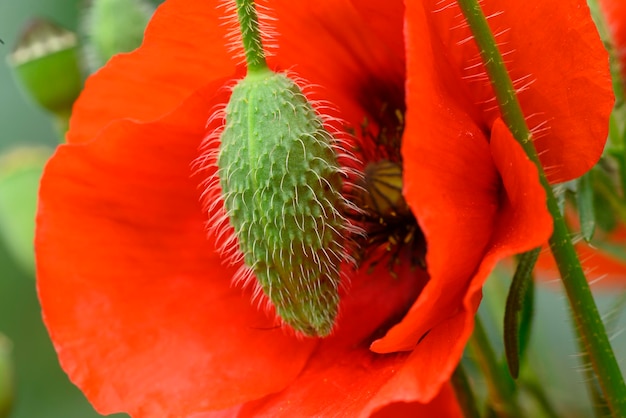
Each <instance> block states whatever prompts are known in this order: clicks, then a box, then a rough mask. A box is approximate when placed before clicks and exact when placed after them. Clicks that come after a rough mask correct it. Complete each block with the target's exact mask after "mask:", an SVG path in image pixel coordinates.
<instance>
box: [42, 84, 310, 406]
mask: <svg viewBox="0 0 626 418" xmlns="http://www.w3.org/2000/svg"><path fill="white" fill-rule="evenodd" d="M211 89H214V87H211V88H210V89H209V91H211ZM204 97H206V96H204V95H202V94H200V95H198V96H193V97H192V98H190V99H188V100H187V101H185V102H184V104H183V105H182V106H181V107H180V108H179V109H177V110H176V111H175V112H174V113H172V114H171V115H168V116H167V117H164V118H163V119H160V120H158V121H156V122H153V123H148V124H139V123H134V122H131V121H119V122H116V123H113V124H111V125H109V126H108V128H106V129H105V130H103V131H102V132H101V133H100V135H98V136H97V137H96V139H94V140H93V141H90V142H88V143H85V144H77V145H76V144H75V145H65V146H61V147H60V148H59V150H58V151H57V152H56V154H55V156H54V157H53V158H52V160H51V161H50V162H49V164H48V166H47V167H46V170H45V173H44V176H43V180H42V184H41V194H40V207H39V214H38V223H37V239H36V245H37V273H38V286H39V295H40V299H41V304H42V307H43V312H44V317H45V322H46V324H47V326H48V329H49V331H50V334H51V336H52V340H53V342H54V345H55V347H56V349H57V351H58V354H59V358H60V361H61V363H62V365H63V368H64V369H65V370H66V372H67V373H68V374H69V376H70V378H71V380H72V381H73V382H74V383H76V384H77V385H78V386H79V387H80V388H81V389H82V390H83V391H84V392H85V394H86V395H87V397H88V398H89V399H90V401H91V402H92V403H93V405H94V406H95V407H96V408H97V409H98V410H99V411H101V412H103V413H112V412H118V411H126V412H128V413H130V414H131V415H132V416H133V417H134V418H144V417H145V418H148V417H164V418H174V417H179V416H181V415H182V416H184V415H189V414H191V413H194V412H197V411H203V410H209V409H220V408H226V407H228V406H231V405H234V404H238V403H242V402H246V401H249V400H251V399H255V398H258V397H261V396H264V395H266V394H268V393H272V392H275V391H278V390H280V389H282V388H283V387H284V386H285V385H287V384H288V383H289V382H290V381H292V380H293V379H294V377H295V376H296V375H297V374H298V373H299V372H300V370H301V369H302V367H304V365H305V363H306V361H307V359H308V357H309V355H310V353H311V351H312V350H313V349H314V348H315V342H314V341H312V340H303V341H300V340H297V339H295V338H293V337H289V336H286V335H285V334H284V333H283V332H282V331H281V330H279V329H275V327H273V324H274V322H273V318H270V317H268V316H267V315H265V314H263V312H262V311H259V310H258V309H257V307H256V306H254V305H252V304H251V302H250V300H251V297H250V295H249V294H248V293H246V292H243V291H242V290H241V289H239V288H237V287H233V286H231V278H232V276H233V273H234V269H233V268H226V267H225V266H223V264H222V260H220V259H219V257H218V254H217V252H216V250H215V248H214V246H213V244H212V242H211V241H210V240H208V239H207V232H206V225H205V222H206V215H205V214H203V210H202V208H201V205H200V203H199V202H200V197H199V193H200V192H199V190H198V181H197V179H195V178H193V177H192V174H193V173H192V168H191V162H192V161H193V160H194V159H195V158H196V157H197V149H198V147H199V145H200V143H201V141H202V140H203V138H204V135H205V132H204V129H205V121H206V119H207V117H208V115H209V112H210V111H211V107H210V106H207V103H206V101H205V99H204Z"/></svg>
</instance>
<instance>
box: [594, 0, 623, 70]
mask: <svg viewBox="0 0 626 418" xmlns="http://www.w3.org/2000/svg"><path fill="white" fill-rule="evenodd" d="M599 3H600V8H601V10H602V13H603V14H604V18H605V19H606V23H607V29H608V31H609V35H610V36H611V39H612V41H613V47H614V48H615V54H616V57H617V60H618V62H619V66H620V72H621V74H622V78H623V79H626V3H624V2H623V1H620V0H600V2H599Z"/></svg>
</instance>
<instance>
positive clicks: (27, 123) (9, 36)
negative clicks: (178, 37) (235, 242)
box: [0, 0, 626, 418]
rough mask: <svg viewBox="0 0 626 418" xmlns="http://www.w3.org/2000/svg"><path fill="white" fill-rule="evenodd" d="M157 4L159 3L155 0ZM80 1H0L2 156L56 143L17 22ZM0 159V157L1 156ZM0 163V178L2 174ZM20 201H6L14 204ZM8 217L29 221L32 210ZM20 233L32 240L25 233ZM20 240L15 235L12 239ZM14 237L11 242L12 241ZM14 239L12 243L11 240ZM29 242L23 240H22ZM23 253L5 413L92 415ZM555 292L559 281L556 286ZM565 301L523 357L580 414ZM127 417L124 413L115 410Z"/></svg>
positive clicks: (565, 409) (14, 266) (4, 267)
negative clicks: (12, 387) (18, 55)
mask: <svg viewBox="0 0 626 418" xmlns="http://www.w3.org/2000/svg"><path fill="white" fill-rule="evenodd" d="M153 3H154V4H155V5H156V4H158V3H159V1H157V0H155V1H153ZM82 4H83V0H0V38H1V39H2V40H3V41H4V45H0V52H1V55H2V56H3V59H2V60H0V93H1V94H0V154H6V153H7V152H9V151H10V150H12V149H13V148H14V147H16V146H25V145H27V146H41V145H43V146H47V147H50V149H52V148H53V147H54V146H55V145H56V144H58V141H59V137H58V134H57V132H56V131H55V127H54V123H53V121H52V118H51V117H50V116H49V115H48V114H46V113H44V112H43V111H42V110H40V109H39V108H38V107H37V106H36V105H34V104H33V103H32V102H31V101H30V100H28V99H27V98H26V97H25V96H24V95H23V94H22V92H21V91H20V90H19V88H18V87H17V85H16V83H15V80H14V77H13V74H12V70H11V69H10V67H9V65H8V64H7V62H6V56H7V55H8V54H9V53H10V52H11V50H12V48H13V47H14V45H15V43H16V40H17V37H18V34H19V31H20V29H21V27H22V26H23V25H24V24H25V23H26V22H27V21H28V20H29V19H32V18H33V17H45V18H49V19H51V20H53V21H55V22H57V23H59V24H60V25H62V26H64V27H66V28H67V29H70V30H73V31H76V30H77V27H78V17H79V15H80V13H81V10H82ZM0 163H2V159H1V158H0ZM2 168H3V167H1V166H0V177H1V173H2ZM34 173H35V175H32V173H31V175H29V176H26V177H24V178H22V180H21V181H22V182H21V183H20V184H19V185H16V186H15V187H17V188H19V189H20V190H21V193H22V197H23V198H24V201H25V202H26V203H25V204H24V205H25V206H27V203H28V200H29V199H30V200H32V199H34V198H35V195H36V185H37V177H36V170H35V171H34ZM5 191H6V189H3V186H2V185H1V184H0V232H1V234H0V236H3V237H4V236H6V234H7V233H9V234H13V235H15V232H14V231H11V228H12V227H13V226H15V225H16V224H19V222H18V223H16V222H13V219H12V218H7V217H6V216H5V212H6V211H5V210H4V209H5V208H6V206H7V202H3V201H2V198H3V193H4V192H5ZM20 202H21V200H20V201H17V200H16V201H12V202H8V203H12V204H14V205H16V204H21V203H20ZM12 211H13V215H14V216H15V217H16V218H17V217H26V220H27V222H28V219H30V218H32V214H31V212H32V209H29V208H25V209H24V210H23V212H21V213H16V212H15V209H14V208H13V209H12ZM24 237H28V240H30V237H29V235H28V234H26V235H24ZM14 238H15V236H14ZM18 238H19V237H18ZM12 241H14V240H12ZM12 244H14V243H12ZM26 245H27V246H28V242H27V243H26ZM28 260H29V258H28V257H26V258H24V257H20V256H19V254H18V256H16V253H15V249H14V248H13V247H12V246H11V245H8V242H7V241H2V240H0V333H1V334H5V335H6V336H7V337H8V338H9V339H10V340H11V341H12V344H13V350H12V355H13V360H14V367H15V383H16V398H15V405H14V409H13V412H12V414H11V415H10V417H11V418H90V417H98V416H100V415H99V414H97V413H96V412H95V411H94V410H93V408H92V407H91V406H90V405H89V403H88V402H87V401H86V399H85V398H84V396H83V395H82V393H81V392H80V391H79V390H78V389H77V388H76V387H74V386H73V385H72V384H71V383H70V382H69V381H68V379H67V377H66V376H65V374H64V373H63V372H62V370H61V369H60V368H59V365H58V362H57V359H56V356H55V353H54V350H53V348H52V345H51V343H50V340H49V338H48V335H47V333H46V330H45V328H44V326H43V324H42V320H41V314H40V309H39V305H38V301H37V295H36V289H35V281H34V277H33V275H34V273H33V271H34V268H33V266H32V263H31V265H29V264H28ZM504 276H505V278H504V279H503V280H500V281H498V280H495V278H494V279H492V280H491V281H490V282H489V283H490V284H489V285H488V286H487V288H486V290H485V293H486V298H485V299H486V303H484V304H483V305H482V307H481V315H482V316H483V317H484V319H485V324H486V326H487V327H488V330H489V333H490V335H491V337H492V339H493V342H494V345H496V346H497V345H501V336H500V335H499V334H501V328H502V327H501V324H500V322H499V321H500V319H499V318H501V317H502V313H501V311H502V305H503V300H504V298H505V297H506V283H507V280H508V278H510V274H508V273H505V274H504ZM554 288H555V289H560V286H559V285H556V286H554ZM618 297H619V296H615V295H610V294H604V295H599V299H600V301H601V310H602V311H603V312H605V313H606V312H609V311H610V310H611V309H612V307H613V306H614V303H615V300H616V299H617V298H618ZM566 306H567V303H566V301H565V300H564V298H563V296H562V293H561V292H559V291H556V292H555V291H551V290H546V289H545V288H543V289H541V290H540V291H539V295H538V306H537V316H536V317H535V320H536V324H535V332H534V333H533V335H532V337H531V338H532V339H531V354H530V359H529V361H530V362H531V363H533V366H534V368H535V370H537V374H538V377H539V378H540V379H541V383H542V385H544V386H545V387H546V389H547V391H548V393H549V395H550V397H551V398H553V399H552V400H553V401H555V403H556V404H558V405H559V407H558V409H559V411H560V412H562V413H563V416H568V417H586V416H590V414H591V410H590V405H589V400H588V396H587V395H586V388H585V384H584V382H583V381H584V379H585V376H584V374H583V373H582V372H581V368H582V366H581V364H580V363H579V359H578V355H577V353H578V349H577V347H576V344H575V343H576V338H575V337H574V335H573V333H572V330H571V325H570V322H569V320H568V312H567V307H566ZM619 315H620V317H621V321H617V322H616V324H617V325H616V330H617V332H615V333H614V339H613V343H614V344H615V347H616V349H617V355H618V358H622V359H623V358H625V357H626V333H621V334H620V333H619V332H618V331H620V330H623V329H624V327H625V325H624V318H623V316H624V315H622V313H621V312H619ZM115 416H116V417H125V416H126V415H122V414H120V415H115Z"/></svg>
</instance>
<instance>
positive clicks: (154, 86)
mask: <svg viewBox="0 0 626 418" xmlns="http://www.w3.org/2000/svg"><path fill="white" fill-rule="evenodd" d="M218 3H219V2H217V1H215V2H210V1H197V0H196V1H189V0H170V1H167V2H165V3H164V4H163V5H161V6H160V7H159V9H158V10H157V12H156V13H155V15H154V17H153V18H152V20H151V21H150V24H149V25H148V28H147V29H146V33H145V39H144V42H143V44H142V46H141V47H140V48H139V49H137V50H136V51H134V52H132V53H129V54H122V55H118V56H116V57H114V58H113V59H112V60H111V61H110V62H109V63H108V64H107V65H106V66H105V67H104V68H102V69H101V70H100V71H98V72H97V73H96V74H95V75H94V76H92V77H90V78H89V79H88V80H87V83H86V86H85V90H84V92H83V93H82V94H81V96H80V97H79V99H78V100H77V101H76V105H75V107H74V111H73V114H72V119H71V123H70V131H69V133H68V136H67V140H68V142H70V143H76V142H84V141H88V140H91V139H92V138H93V137H94V136H95V135H96V134H97V133H98V132H99V131H100V130H101V129H102V128H104V127H105V126H106V125H107V124H109V123H110V122H111V121H113V120H116V119H130V120H134V121H150V120H154V119H157V118H159V117H161V116H162V115H164V114H166V113H168V112H170V111H172V110H173V109H175V108H176V107H177V106H178V105H179V104H180V103H181V102H182V101H183V100H184V99H185V98H187V97H188V96H190V95H191V94H192V93H193V92H194V91H195V90H197V89H199V88H201V87H202V86H204V85H205V84H207V83H208V82H210V81H214V80H219V79H223V78H224V77H228V76H231V77H232V76H233V74H234V73H235V62H234V61H233V58H232V54H231V53H229V51H228V50H227V48H226V47H225V39H226V27H224V25H223V21H222V20H221V17H222V16H223V10H222V9H220V8H217V7H216V6H217V5H218Z"/></svg>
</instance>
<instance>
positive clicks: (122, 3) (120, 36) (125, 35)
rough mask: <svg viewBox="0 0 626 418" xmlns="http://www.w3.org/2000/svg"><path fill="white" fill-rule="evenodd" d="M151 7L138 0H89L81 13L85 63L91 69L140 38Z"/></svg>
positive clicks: (131, 48)
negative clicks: (84, 41) (84, 10)
mask: <svg viewBox="0 0 626 418" xmlns="http://www.w3.org/2000/svg"><path fill="white" fill-rule="evenodd" d="M153 13H154V7H153V6H152V5H150V4H149V3H147V2H145V1H142V0H92V1H91V2H90V4H89V5H88V6H87V10H86V13H85V14H84V15H83V21H82V27H83V31H84V33H85V37H86V47H85V52H86V55H87V56H86V62H87V65H88V66H89V69H90V70H91V71H96V70H97V69H98V68H100V67H102V66H103V65H104V64H105V63H106V62H107V61H108V60H109V59H111V57H113V55H116V54H119V53H122V52H130V51H132V50H133V49H135V48H137V47H139V45H141V42H142V41H143V32H144V30H145V28H146V25H147V24H148V21H149V20H150V18H151V17H152V14H153Z"/></svg>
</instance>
